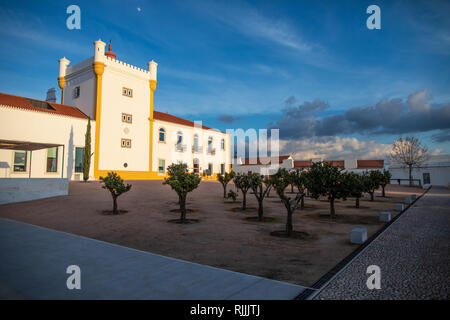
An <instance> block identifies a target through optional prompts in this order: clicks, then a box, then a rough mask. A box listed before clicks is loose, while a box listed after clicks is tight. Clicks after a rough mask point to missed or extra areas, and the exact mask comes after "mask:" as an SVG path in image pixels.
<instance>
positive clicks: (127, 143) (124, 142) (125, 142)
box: [120, 139, 131, 148]
mask: <svg viewBox="0 0 450 320" xmlns="http://www.w3.org/2000/svg"><path fill="white" fill-rule="evenodd" d="M120 143H121V147H122V148H131V139H121V142H120Z"/></svg>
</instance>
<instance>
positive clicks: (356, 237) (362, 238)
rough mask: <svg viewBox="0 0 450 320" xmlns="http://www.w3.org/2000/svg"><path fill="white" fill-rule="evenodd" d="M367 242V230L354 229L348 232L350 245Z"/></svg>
mask: <svg viewBox="0 0 450 320" xmlns="http://www.w3.org/2000/svg"><path fill="white" fill-rule="evenodd" d="M366 240H367V229H365V228H354V229H352V231H350V243H356V244H362V243H364V242H366Z"/></svg>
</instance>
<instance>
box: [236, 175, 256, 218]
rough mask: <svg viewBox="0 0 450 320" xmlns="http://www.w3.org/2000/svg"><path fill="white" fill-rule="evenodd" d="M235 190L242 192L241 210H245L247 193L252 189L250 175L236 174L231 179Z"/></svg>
mask: <svg viewBox="0 0 450 320" xmlns="http://www.w3.org/2000/svg"><path fill="white" fill-rule="evenodd" d="M233 182H234V185H235V186H236V188H238V189H239V190H241V191H242V210H246V209H247V192H248V189H250V188H251V187H252V182H251V174H245V173H242V174H241V173H238V174H237V175H236V176H235V177H234V179H233Z"/></svg>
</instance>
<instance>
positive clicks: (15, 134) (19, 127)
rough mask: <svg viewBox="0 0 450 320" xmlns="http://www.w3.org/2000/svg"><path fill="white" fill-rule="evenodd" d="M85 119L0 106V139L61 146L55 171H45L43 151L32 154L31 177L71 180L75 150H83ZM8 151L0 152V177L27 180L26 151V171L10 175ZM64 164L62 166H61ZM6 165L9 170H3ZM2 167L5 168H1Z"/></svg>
mask: <svg viewBox="0 0 450 320" xmlns="http://www.w3.org/2000/svg"><path fill="white" fill-rule="evenodd" d="M86 126H87V119H81V118H74V117H67V116H61V115H54V114H49V113H46V112H38V111H29V110H22V109H18V108H12V107H4V106H0V138H1V139H5V140H13V141H27V142H38V143H52V144H62V145H64V161H63V154H62V153H63V147H62V146H61V147H59V149H58V170H57V172H46V163H47V149H42V150H36V151H33V152H32V157H31V177H32V178H61V169H63V177H64V178H69V179H73V178H75V176H74V161H75V147H84V135H85V133H86ZM94 137H95V121H91V152H94V151H95V144H94ZM13 152H14V151H12V150H5V149H3V150H2V149H0V177H2V178H5V177H7V178H28V177H29V170H30V165H29V162H30V152H28V155H27V164H28V166H27V171H26V172H25V173H14V172H13V171H12V168H13ZM93 158H94V157H92V160H91V171H90V178H91V179H93V178H94V169H93V168H94V165H93ZM63 163H64V167H62V166H63ZM8 166H9V168H7V167H8ZM5 167H6V168H5Z"/></svg>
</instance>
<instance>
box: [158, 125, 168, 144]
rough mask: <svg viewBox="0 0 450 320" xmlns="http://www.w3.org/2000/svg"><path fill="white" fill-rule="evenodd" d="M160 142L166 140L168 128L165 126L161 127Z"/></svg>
mask: <svg viewBox="0 0 450 320" xmlns="http://www.w3.org/2000/svg"><path fill="white" fill-rule="evenodd" d="M158 141H159V142H166V129H164V128H159V138H158Z"/></svg>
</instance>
